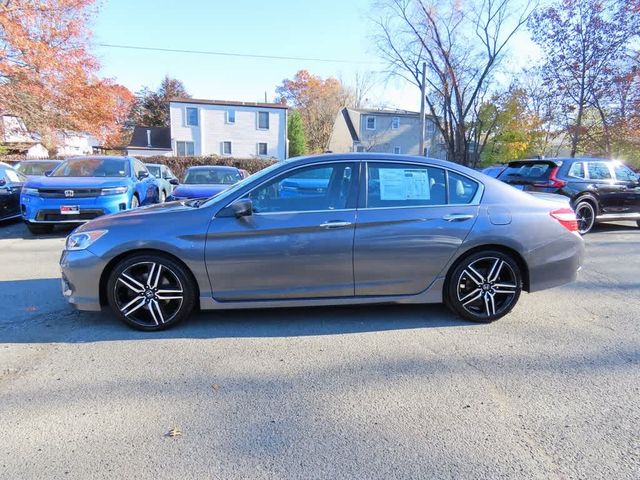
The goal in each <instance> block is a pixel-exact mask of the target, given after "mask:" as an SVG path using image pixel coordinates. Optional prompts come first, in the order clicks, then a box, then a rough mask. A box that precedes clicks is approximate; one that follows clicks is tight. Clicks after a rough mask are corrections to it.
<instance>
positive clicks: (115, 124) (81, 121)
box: [0, 0, 132, 141]
mask: <svg viewBox="0 0 640 480" xmlns="http://www.w3.org/2000/svg"><path fill="white" fill-rule="evenodd" d="M94 3H95V2H94V0H42V1H33V0H7V1H2V2H0V111H1V112H3V113H11V114H13V115H17V116H20V117H22V119H23V120H24V121H25V123H26V125H27V126H28V127H29V128H30V129H31V130H35V131H38V132H39V133H40V134H41V135H42V136H43V138H44V139H45V141H46V139H52V138H53V137H54V136H55V133H56V132H58V131H65V130H73V131H79V132H87V133H91V134H93V135H95V136H96V137H98V138H99V139H101V140H102V141H106V140H108V139H109V138H111V137H112V136H114V135H117V133H118V132H119V131H120V129H121V127H122V125H121V122H122V121H123V118H124V115H125V114H126V113H127V112H128V111H129V109H130V104H131V101H132V95H131V94H130V92H129V91H128V90H127V89H126V88H124V87H122V86H120V85H117V84H115V83H114V82H113V81H111V80H108V79H102V78H100V77H99V76H98V74H97V73H98V68H99V65H98V62H97V60H96V59H95V57H94V56H93V55H91V54H90V53H89V51H88V48H87V45H88V42H89V39H90V32H89V31H88V30H87V27H86V26H87V25H88V24H89V20H90V18H91V16H92V15H93V13H94V10H93V5H94Z"/></svg>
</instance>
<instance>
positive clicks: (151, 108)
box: [131, 75, 191, 127]
mask: <svg viewBox="0 0 640 480" xmlns="http://www.w3.org/2000/svg"><path fill="white" fill-rule="evenodd" d="M175 97H183V98H190V97H191V95H189V93H188V92H187V90H186V88H185V86H184V84H183V83H182V82H181V81H180V80H178V79H175V78H171V77H169V76H168V75H166V76H165V77H164V78H163V79H162V82H161V83H160V87H159V88H158V89H157V90H151V89H149V88H148V87H144V88H142V90H140V91H139V92H137V93H136V100H135V103H134V106H133V108H132V112H131V122H132V123H133V124H135V125H144V126H146V127H168V126H169V100H171V99H172V98H175Z"/></svg>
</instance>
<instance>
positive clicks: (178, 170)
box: [136, 155, 277, 178]
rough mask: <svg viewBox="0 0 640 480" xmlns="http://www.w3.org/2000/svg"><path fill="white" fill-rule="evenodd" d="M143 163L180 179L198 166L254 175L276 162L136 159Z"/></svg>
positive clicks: (217, 158) (173, 158) (161, 157)
mask: <svg viewBox="0 0 640 480" xmlns="http://www.w3.org/2000/svg"><path fill="white" fill-rule="evenodd" d="M136 158H138V159H139V160H142V161H143V162H144V163H160V164H162V165H166V166H167V167H169V168H170V169H171V171H172V172H173V173H174V174H176V175H177V176H178V178H182V176H183V174H184V171H185V170H186V169H187V168H189V167H195V166H200V165H223V166H227V167H236V168H240V169H242V170H246V171H248V172H249V173H250V174H251V173H256V172H258V171H260V170H262V169H263V168H265V167H268V166H269V165H273V164H274V163H276V162H277V161H276V160H274V159H264V158H232V157H218V156H215V155H213V156H208V157H163V156H156V157H136Z"/></svg>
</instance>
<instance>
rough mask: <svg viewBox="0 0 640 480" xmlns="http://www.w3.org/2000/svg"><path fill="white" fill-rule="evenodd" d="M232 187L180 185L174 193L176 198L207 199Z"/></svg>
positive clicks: (222, 185)
mask: <svg viewBox="0 0 640 480" xmlns="http://www.w3.org/2000/svg"><path fill="white" fill-rule="evenodd" d="M230 186H231V185H224V184H217V183H216V184H205V185H200V184H194V185H184V184H183V185H178V186H177V187H176V188H175V190H174V191H173V193H172V195H173V196H174V197H187V198H205V197H213V196H214V195H216V194H218V193H220V192H222V191H224V190H226V189H227V188H229V187H230Z"/></svg>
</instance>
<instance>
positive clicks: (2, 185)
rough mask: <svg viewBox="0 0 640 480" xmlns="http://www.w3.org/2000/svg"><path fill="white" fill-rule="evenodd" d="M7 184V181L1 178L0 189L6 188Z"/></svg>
mask: <svg viewBox="0 0 640 480" xmlns="http://www.w3.org/2000/svg"><path fill="white" fill-rule="evenodd" d="M6 184H7V181H6V180H5V179H4V178H0V187H4V186H5V185H6Z"/></svg>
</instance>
